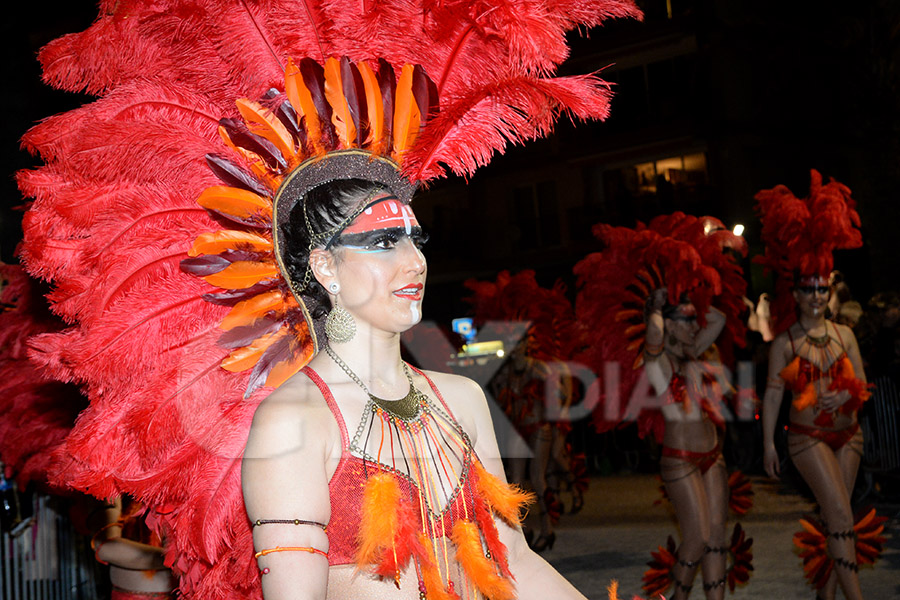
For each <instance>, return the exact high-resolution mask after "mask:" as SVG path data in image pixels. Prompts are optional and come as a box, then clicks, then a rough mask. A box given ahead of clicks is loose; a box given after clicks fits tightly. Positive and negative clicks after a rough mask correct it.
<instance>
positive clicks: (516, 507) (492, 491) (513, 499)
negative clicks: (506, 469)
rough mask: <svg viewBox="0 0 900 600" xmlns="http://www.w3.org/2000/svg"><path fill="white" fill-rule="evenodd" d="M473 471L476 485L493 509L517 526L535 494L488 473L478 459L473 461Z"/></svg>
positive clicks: (509, 522)
mask: <svg viewBox="0 0 900 600" xmlns="http://www.w3.org/2000/svg"><path fill="white" fill-rule="evenodd" d="M472 471H473V473H474V474H475V486H476V488H477V489H478V491H479V492H480V494H481V496H482V497H483V498H484V499H485V500H486V501H487V503H488V505H489V506H490V507H491V510H492V511H494V513H496V514H497V515H498V516H500V518H502V519H503V520H504V521H506V522H507V523H508V524H510V525H511V526H513V527H515V526H517V525H518V524H519V523H520V522H521V520H522V517H523V508H524V507H525V506H527V505H529V504H531V503H532V502H534V494H531V493H529V492H525V491H522V490H521V489H519V488H518V487H517V486H515V485H511V484H508V483H503V482H502V481H500V480H499V479H498V478H497V477H495V476H494V475H492V474H491V473H488V472H487V471H486V470H485V469H484V467H483V466H481V463H480V462H478V461H477V460H475V461H473V462H472Z"/></svg>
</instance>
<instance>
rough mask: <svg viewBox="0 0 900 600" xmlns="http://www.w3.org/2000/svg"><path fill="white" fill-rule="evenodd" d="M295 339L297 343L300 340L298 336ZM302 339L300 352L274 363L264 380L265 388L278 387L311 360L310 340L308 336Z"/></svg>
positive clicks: (312, 349)
mask: <svg viewBox="0 0 900 600" xmlns="http://www.w3.org/2000/svg"><path fill="white" fill-rule="evenodd" d="M303 326H304V327H305V326H306V323H305V322H304V323H303ZM307 331H308V330H307ZM296 339H297V340H298V341H299V340H300V339H301V338H300V337H299V336H298V337H297V338H296ZM302 339H303V340H305V341H304V343H303V348H302V350H301V351H298V352H293V353H291V357H290V358H288V359H287V360H283V361H281V362H279V363H276V364H275V366H274V367H272V370H271V371H270V372H269V376H268V377H267V378H266V385H267V386H269V387H273V388H275V387H278V386H279V385H281V384H282V383H284V382H285V381H287V380H288V379H289V378H290V377H291V376H292V375H294V374H295V373H296V372H297V371H299V370H300V369H302V368H303V367H305V366H306V364H307V363H308V362H309V361H310V360H311V359H312V357H313V353H314V352H315V348H314V347H313V343H312V340H311V339H310V338H309V335H308V334H306V335H304V336H303V337H302Z"/></svg>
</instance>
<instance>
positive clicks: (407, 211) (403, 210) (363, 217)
mask: <svg viewBox="0 0 900 600" xmlns="http://www.w3.org/2000/svg"><path fill="white" fill-rule="evenodd" d="M413 227H419V222H418V221H417V220H416V215H414V214H413V211H412V208H410V207H409V205H408V204H404V203H403V202H401V201H400V200H398V199H397V198H395V197H394V196H384V199H383V200H378V201H376V204H373V205H372V206H370V207H368V208H367V209H366V210H364V211H363V212H362V213H361V214H360V215H359V216H358V217H356V218H355V219H354V220H353V222H352V223H350V225H348V226H347V228H346V229H344V231H343V232H341V233H342V234H348V233H365V232H367V231H375V230H377V229H398V228H402V229H403V230H404V231H405V232H406V234H407V235H409V234H410V233H411V232H412V230H413Z"/></svg>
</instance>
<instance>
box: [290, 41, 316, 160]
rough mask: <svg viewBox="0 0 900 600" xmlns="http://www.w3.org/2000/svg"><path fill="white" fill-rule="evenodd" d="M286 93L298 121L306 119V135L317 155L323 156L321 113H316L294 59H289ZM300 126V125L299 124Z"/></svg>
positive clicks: (310, 95)
mask: <svg viewBox="0 0 900 600" xmlns="http://www.w3.org/2000/svg"><path fill="white" fill-rule="evenodd" d="M284 91H285V93H286V94H287V97H288V101H289V102H290V103H291V106H293V107H294V110H295V111H296V113H297V119H298V120H299V119H302V118H303V117H306V119H305V122H306V135H307V136H308V138H309V140H310V142H312V145H313V147H314V148H315V150H316V153H317V154H323V153H324V152H325V148H324V146H322V126H321V124H320V123H319V113H318V111H316V105H315V103H314V102H313V99H312V94H310V93H309V89H308V88H307V87H306V83H304V81H303V75H302V74H301V73H300V69H299V68H298V67H297V65H295V64H294V61H293V59H288V64H287V67H286V68H285V70H284ZM299 125H300V123H298V126H299Z"/></svg>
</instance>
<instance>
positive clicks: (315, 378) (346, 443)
mask: <svg viewBox="0 0 900 600" xmlns="http://www.w3.org/2000/svg"><path fill="white" fill-rule="evenodd" d="M303 372H304V373H306V376H307V377H309V378H310V380H312V382H313V383H315V384H316V387H318V388H319V391H320V392H322V397H323V398H325V404H327V405H328V408H329V409H330V410H331V414H333V415H334V419H335V421H337V424H338V427H340V428H341V455H345V454H348V453H349V447H350V436H349V435H347V424H346V423H344V417H343V415H341V409H340V408H338V405H337V402H335V400H334V394H332V393H331V389H330V388H329V387H328V384H327V383H325V381H324V380H323V379H322V378H321V377H320V376H319V374H318V373H316V372H315V370H313V368H312V367H310V366H308V365H307V366H306V367H304V368H303Z"/></svg>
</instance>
